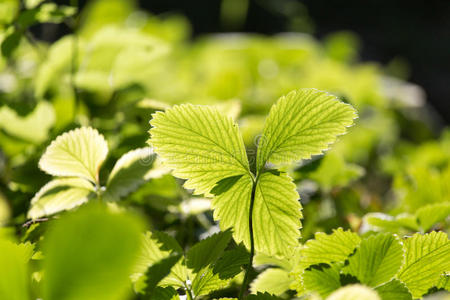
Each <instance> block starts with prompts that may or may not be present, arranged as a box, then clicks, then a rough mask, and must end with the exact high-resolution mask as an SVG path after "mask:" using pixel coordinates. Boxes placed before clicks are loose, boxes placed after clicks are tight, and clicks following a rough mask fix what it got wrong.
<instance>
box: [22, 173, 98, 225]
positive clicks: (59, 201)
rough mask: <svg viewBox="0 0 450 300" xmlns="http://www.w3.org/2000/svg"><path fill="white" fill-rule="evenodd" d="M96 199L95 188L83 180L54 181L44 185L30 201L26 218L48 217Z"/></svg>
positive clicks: (63, 179)
mask: <svg viewBox="0 0 450 300" xmlns="http://www.w3.org/2000/svg"><path fill="white" fill-rule="evenodd" d="M94 197H96V193H95V188H94V186H93V185H92V183H90V182H89V181H87V180H85V179H83V178H62V179H54V180H52V181H50V182H49V183H47V184H46V185H44V186H43V187H42V188H41V189H40V190H39V192H37V193H36V195H35V196H34V197H33V199H31V208H30V210H29V211H28V217H29V218H31V219H36V218H40V217H43V216H49V215H52V214H55V213H58V212H61V211H64V210H70V209H72V208H74V207H77V206H79V205H81V204H83V203H86V202H87V201H89V200H90V199H92V198H94Z"/></svg>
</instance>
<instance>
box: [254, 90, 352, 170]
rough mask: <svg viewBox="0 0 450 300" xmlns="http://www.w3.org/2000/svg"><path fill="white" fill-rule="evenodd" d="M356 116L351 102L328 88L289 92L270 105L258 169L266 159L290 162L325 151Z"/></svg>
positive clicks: (259, 154)
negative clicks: (342, 98) (342, 100)
mask: <svg viewBox="0 0 450 300" xmlns="http://www.w3.org/2000/svg"><path fill="white" fill-rule="evenodd" d="M356 117H357V115H356V112H355V110H354V109H353V108H352V107H351V106H350V105H348V104H344V103H342V102H340V101H339V100H338V99H337V98H336V97H335V96H332V95H330V94H327V93H325V92H321V91H318V90H315V89H302V90H297V91H292V92H290V93H289V94H287V95H286V96H283V97H281V98H280V99H279V100H278V101H277V103H276V104H275V105H274V106H272V108H271V109H270V113H269V116H268V118H267V120H266V122H265V125H264V131H263V135H262V139H261V140H260V143H259V149H258V154H257V170H261V169H262V168H263V167H264V165H265V164H266V162H271V163H275V164H278V163H290V162H293V161H299V160H302V159H308V158H310V157H311V155H315V154H321V153H323V151H324V150H327V149H328V147H329V145H330V144H332V143H334V142H335V141H336V136H338V135H341V134H344V133H345V132H346V127H349V126H351V125H352V124H353V119H355V118H356Z"/></svg>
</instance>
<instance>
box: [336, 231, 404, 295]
mask: <svg viewBox="0 0 450 300" xmlns="http://www.w3.org/2000/svg"><path fill="white" fill-rule="evenodd" d="M403 256H404V251H403V247H402V244H401V242H400V241H399V240H398V238H396V237H395V236H393V235H391V234H377V235H373V236H370V237H368V238H366V239H363V240H362V241H361V243H360V244H359V247H358V248H357V249H356V252H355V254H353V255H352V256H350V258H349V264H348V265H347V266H346V267H344V273H347V274H350V275H353V276H355V277H356V278H358V279H359V281H360V282H361V283H363V284H367V285H369V286H373V287H374V286H378V285H380V284H383V283H385V282H388V281H390V280H391V279H392V278H393V277H394V276H395V274H397V272H398V270H399V269H400V267H401V265H402V263H403V259H404V257H403Z"/></svg>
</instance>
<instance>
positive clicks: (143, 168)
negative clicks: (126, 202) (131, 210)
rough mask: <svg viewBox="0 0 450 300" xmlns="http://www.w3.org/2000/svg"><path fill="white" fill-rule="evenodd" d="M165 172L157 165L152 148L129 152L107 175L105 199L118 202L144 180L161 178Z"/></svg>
mask: <svg viewBox="0 0 450 300" xmlns="http://www.w3.org/2000/svg"><path fill="white" fill-rule="evenodd" d="M167 172H168V170H167V169H166V168H164V167H162V166H161V165H159V164H158V162H157V159H156V154H155V153H154V152H153V149H152V148H150V147H145V148H139V149H135V150H132V151H129V152H127V153H125V154H124V155H123V156H122V157H121V158H120V159H119V160H118V161H117V162H116V164H115V165H114V168H113V169H112V171H111V173H110V174H109V177H108V182H107V184H106V193H105V198H106V199H108V200H118V199H119V198H121V197H125V196H127V195H128V194H130V193H131V192H133V191H135V190H136V189H137V188H138V187H139V186H140V185H142V184H143V183H145V181H146V180H149V179H150V178H157V177H161V176H162V175H164V174H165V173H167Z"/></svg>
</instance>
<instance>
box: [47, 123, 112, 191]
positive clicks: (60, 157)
mask: <svg viewBox="0 0 450 300" xmlns="http://www.w3.org/2000/svg"><path fill="white" fill-rule="evenodd" d="M107 154H108V144H107V143H106V141H105V139H104V137H103V136H102V135H101V134H99V133H98V131H97V130H95V129H92V128H90V127H81V128H77V129H75V130H71V131H69V132H66V133H64V134H63V135H60V136H58V137H57V138H56V140H54V141H53V142H52V143H51V144H50V146H48V148H47V150H46V151H45V153H44V155H42V157H41V160H40V161H39V167H40V168H41V169H42V170H44V171H45V172H47V173H49V174H51V175H55V176H76V177H83V178H86V179H88V180H91V181H92V182H96V183H98V181H99V178H98V173H99V170H100V166H101V165H102V163H103V161H104V160H105V158H106V155H107Z"/></svg>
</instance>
